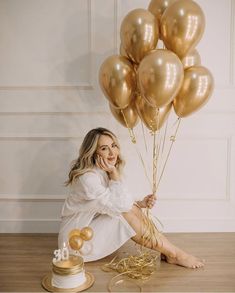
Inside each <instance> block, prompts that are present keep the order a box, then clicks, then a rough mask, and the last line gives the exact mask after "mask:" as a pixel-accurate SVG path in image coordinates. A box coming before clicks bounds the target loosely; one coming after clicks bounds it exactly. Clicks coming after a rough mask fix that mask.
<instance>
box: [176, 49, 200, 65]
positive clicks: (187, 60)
mask: <svg viewBox="0 0 235 293" xmlns="http://www.w3.org/2000/svg"><path fill="white" fill-rule="evenodd" d="M181 62H182V64H183V66H184V69H187V68H189V67H191V66H199V65H201V57H200V55H199V53H198V51H197V50H196V49H193V50H192V51H190V52H189V53H188V54H187V55H186V56H184V57H183V59H181Z"/></svg>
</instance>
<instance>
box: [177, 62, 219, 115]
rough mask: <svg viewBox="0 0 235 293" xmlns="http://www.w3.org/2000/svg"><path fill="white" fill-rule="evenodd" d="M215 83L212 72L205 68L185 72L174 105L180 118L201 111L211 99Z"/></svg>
mask: <svg viewBox="0 0 235 293" xmlns="http://www.w3.org/2000/svg"><path fill="white" fill-rule="evenodd" d="M213 86H214V81H213V76H212V75H211V73H210V71H209V70H208V69H207V68H205V67H203V66H195V67H190V68H188V69H186V70H185V74H184V81H183V85H182V87H181V89H180V91H179V93H178V95H177V97H176V98H175V99H174V102H173V105H174V109H175V112H176V114H177V115H178V116H179V117H186V116H188V115H190V114H192V113H193V112H195V111H197V110H199V109H200V108H201V107H202V106H203V105H204V104H205V103H206V102H207V101H208V99H209V98H210V96H211V94H212V91H213Z"/></svg>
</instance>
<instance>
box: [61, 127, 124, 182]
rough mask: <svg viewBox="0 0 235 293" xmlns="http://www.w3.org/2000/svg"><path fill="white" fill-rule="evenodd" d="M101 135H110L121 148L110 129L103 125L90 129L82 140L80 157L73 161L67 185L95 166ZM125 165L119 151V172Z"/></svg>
mask: <svg viewBox="0 0 235 293" xmlns="http://www.w3.org/2000/svg"><path fill="white" fill-rule="evenodd" d="M101 135H107V136H109V137H110V138H111V139H112V140H113V141H114V142H115V144H116V145H117V147H118V148H119V150H120V145H119V143H118V140H117V137H116V135H115V134H113V133H112V132H111V131H110V130H108V129H106V128H102V127H98V128H95V129H92V130H90V131H89V132H88V133H87V134H86V136H85V138H84V140H83V142H82V145H81V147H80V149H79V156H78V158H77V159H76V160H74V161H73V162H72V167H71V169H70V172H69V176H68V180H67V181H66V182H65V186H68V185H70V184H72V183H73V182H74V180H75V179H76V178H78V177H79V176H81V175H82V174H84V173H86V172H88V171H91V170H92V169H93V168H94V166H95V154H96V150H97V147H98V140H99V138H100V136H101ZM124 165H125V161H124V160H123V158H122V156H121V155H120V153H119V155H118V158H117V162H116V165H115V166H116V168H117V170H118V171H119V173H121V172H122V169H123V167H124Z"/></svg>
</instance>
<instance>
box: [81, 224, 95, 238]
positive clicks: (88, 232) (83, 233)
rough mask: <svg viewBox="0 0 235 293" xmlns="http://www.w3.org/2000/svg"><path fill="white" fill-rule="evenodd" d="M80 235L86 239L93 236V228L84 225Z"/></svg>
mask: <svg viewBox="0 0 235 293" xmlns="http://www.w3.org/2000/svg"><path fill="white" fill-rule="evenodd" d="M80 236H81V238H82V239H83V240H85V241H88V240H90V239H91V238H92V237H93V230H92V229H91V228H90V227H84V228H82V230H81V235H80Z"/></svg>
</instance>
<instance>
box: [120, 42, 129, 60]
mask: <svg viewBox="0 0 235 293" xmlns="http://www.w3.org/2000/svg"><path fill="white" fill-rule="evenodd" d="M119 53H120V55H121V56H123V57H126V58H128V59H129V57H128V55H127V52H126V51H125V49H124V48H123V45H122V43H121V44H120V49H119Z"/></svg>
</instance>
